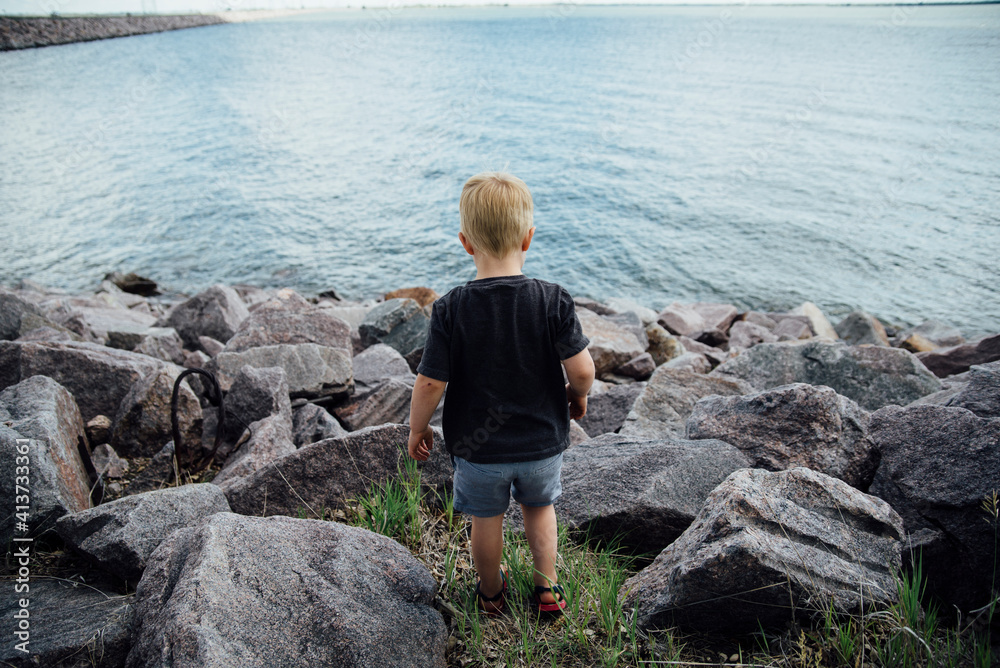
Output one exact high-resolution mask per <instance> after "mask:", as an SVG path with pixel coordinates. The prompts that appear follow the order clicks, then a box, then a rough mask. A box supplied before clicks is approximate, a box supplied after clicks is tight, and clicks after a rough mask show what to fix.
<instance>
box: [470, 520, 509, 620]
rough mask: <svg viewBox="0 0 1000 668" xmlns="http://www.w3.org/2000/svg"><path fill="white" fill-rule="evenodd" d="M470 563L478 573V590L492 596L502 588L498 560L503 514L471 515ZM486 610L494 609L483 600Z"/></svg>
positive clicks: (501, 547) (501, 544)
mask: <svg viewBox="0 0 1000 668" xmlns="http://www.w3.org/2000/svg"><path fill="white" fill-rule="evenodd" d="M471 542H472V564H473V566H475V567H476V573H477V574H478V575H479V591H481V592H482V594H483V596H485V597H487V598H492V597H493V596H494V595H495V594H497V593H499V592H500V590H501V589H503V580H502V579H501V577H500V562H501V560H502V559H503V515H497V516H496V517H476V516H473V517H472V540H471ZM483 606H484V607H485V608H486V610H487V611H488V612H492V611H495V606H494V605H493V604H492V603H487V602H485V601H484V602H483Z"/></svg>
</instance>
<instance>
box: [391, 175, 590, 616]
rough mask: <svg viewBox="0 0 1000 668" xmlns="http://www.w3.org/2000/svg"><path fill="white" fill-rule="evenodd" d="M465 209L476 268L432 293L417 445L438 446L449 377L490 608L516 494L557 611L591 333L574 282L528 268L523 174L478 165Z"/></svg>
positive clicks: (413, 407) (455, 450)
mask: <svg viewBox="0 0 1000 668" xmlns="http://www.w3.org/2000/svg"><path fill="white" fill-rule="evenodd" d="M459 209H460V213H461V232H459V235H458V239H459V241H461V242H462V246H464V247H465V250H466V252H467V253H469V255H471V256H472V259H473V261H474V262H475V264H476V278H475V280H473V281H469V282H468V283H466V284H465V285H462V286H459V287H456V288H454V289H453V290H451V291H450V292H448V294H446V295H444V296H443V297H441V298H440V299H438V300H437V301H436V302H434V309H433V313H432V315H431V322H430V329H429V331H428V333H427V343H426V345H425V347H424V353H423V358H422V359H421V362H420V365H419V367H418V368H417V380H416V384H415V385H414V388H413V398H412V401H411V404H410V438H409V443H408V449H409V454H410V456H411V457H413V458H414V459H417V460H420V461H424V460H426V459H427V457H428V456H429V454H430V449H431V447H432V446H433V440H434V436H433V432H432V431H431V429H430V427H429V426H428V423H429V421H430V419H431V415H432V413H433V412H434V409H435V408H436V407H437V404H438V402H439V401H440V399H441V394H442V393H443V392H444V389H445V386H446V385H448V386H449V387H448V396H447V397H446V399H445V404H444V423H443V426H444V438H445V444H446V447H447V449H448V452H449V453H450V454H451V456H452V462H453V463H454V465H455V485H454V487H455V509H456V510H459V511H461V512H463V513H465V514H467V515H471V516H472V559H473V563H474V565H475V568H476V572H477V574H478V576H479V582H478V583H477V585H476V593H477V594H478V596H479V599H480V605H481V606H482V608H483V609H484V611H485V612H487V613H488V614H496V613H499V612H500V611H501V610H502V609H503V605H504V594H505V592H506V590H507V579H506V575H505V574H504V572H503V571H502V570H501V566H500V562H501V558H502V556H503V516H504V513H505V512H506V510H507V506H508V505H509V503H510V496H511V494H513V496H514V499H515V500H516V501H518V502H519V503H520V504H521V508H522V510H523V512H524V532H525V535H526V537H527V539H528V544H529V546H530V547H531V554H532V559H533V561H534V581H535V585H536V586H535V603H536V604H537V605H538V607H539V609H540V610H541V611H545V612H559V611H561V610H563V609H564V608H565V607H566V600H565V596H564V592H563V589H562V587H560V586H558V584H557V576H556V566H555V562H556V514H555V509H554V507H553V505H552V504H553V503H554V502H555V500H556V498H558V496H559V494H560V492H561V487H560V484H559V476H560V471H561V467H562V452H563V450H565V449H566V447H567V446H568V445H569V419H570V417H573V418H581V417H583V415H584V414H585V413H586V412H587V393H588V392H589V391H590V386H591V384H592V383H593V381H594V362H593V360H592V359H591V357H590V352H589V351H588V350H587V344H588V343H589V341H588V339H587V337H586V336H584V335H583V332H582V330H581V328H580V323H579V321H578V320H577V317H576V311H575V308H574V304H573V299H572V297H570V295H569V293H568V292H566V290H564V289H563V288H561V287H559V286H558V285H555V284H554V283H547V282H545V281H540V280H537V279H533V278H528V277H527V276H525V275H524V274H522V273H521V268H522V267H523V266H524V259H525V254H526V253H527V252H528V247H529V246H530V245H531V239H532V236H533V235H534V233H535V228H534V227H533V226H532V213H533V204H532V200H531V192H530V191H529V190H528V187H527V186H526V185H525V184H524V182H523V181H521V180H520V179H518V178H516V177H514V176H511V175H508V174H502V173H486V174H479V175H477V176H473V177H472V178H471V179H469V180H468V181H467V182H466V184H465V186H464V187H463V188H462V196H461V200H460V204H459ZM563 369H565V371H566V378H567V379H568V380H569V382H568V383H565V382H564V378H563Z"/></svg>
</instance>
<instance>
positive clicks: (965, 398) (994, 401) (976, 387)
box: [945, 361, 1000, 418]
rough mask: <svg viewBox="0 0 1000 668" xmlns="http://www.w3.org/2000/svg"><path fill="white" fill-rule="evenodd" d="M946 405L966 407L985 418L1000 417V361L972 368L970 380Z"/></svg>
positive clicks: (969, 375) (969, 374) (969, 373)
mask: <svg viewBox="0 0 1000 668" xmlns="http://www.w3.org/2000/svg"><path fill="white" fill-rule="evenodd" d="M945 405H946V406H955V407H957V408H964V409H966V410H969V411H972V412H973V413H975V414H976V415H978V416H979V417H983V418H1000V361H997V362H990V363H989V364H981V365H977V366H974V367H972V368H970V369H969V371H968V381H967V382H966V383H965V384H964V385H962V386H961V387H960V388H959V389H958V391H957V392H956V393H955V395H954V396H953V397H951V398H949V399H948V401H947V403H946V404H945Z"/></svg>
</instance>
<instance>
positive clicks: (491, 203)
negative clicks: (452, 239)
mask: <svg viewBox="0 0 1000 668" xmlns="http://www.w3.org/2000/svg"><path fill="white" fill-rule="evenodd" d="M458 208H459V211H460V213H461V220H462V225H461V229H462V234H464V235H465V238H466V239H467V240H468V241H469V243H471V244H472V246H473V248H475V249H476V250H477V251H479V252H483V253H486V254H488V255H492V256H493V257H495V258H499V259H503V258H505V257H507V255H508V254H510V253H512V252H514V251H517V250H521V241H522V240H523V239H524V236H525V235H526V234H527V233H528V230H530V229H531V224H532V216H533V211H534V204H533V203H532V201H531V191H530V190H528V186H527V185H525V183H524V181H522V180H521V179H519V178H517V177H516V176H513V175H511V174H505V173H503V172H484V173H482V174H476V175H475V176H473V177H472V178H471V179H469V180H468V181H466V182H465V186H463V187H462V197H461V199H460V200H459V205H458Z"/></svg>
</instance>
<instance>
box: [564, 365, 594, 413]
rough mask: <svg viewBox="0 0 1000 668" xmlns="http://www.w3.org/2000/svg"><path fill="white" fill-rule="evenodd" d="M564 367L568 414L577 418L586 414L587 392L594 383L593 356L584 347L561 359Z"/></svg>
mask: <svg viewBox="0 0 1000 668" xmlns="http://www.w3.org/2000/svg"><path fill="white" fill-rule="evenodd" d="M563 367H564V368H565V369H566V378H567V379H568V380H569V382H568V383H567V384H566V400H567V401H569V416H570V417H571V418H573V419H574V420H579V419H580V418H582V417H583V416H584V415H586V414H587V393H588V392H590V386H591V385H593V384H594V358H592V357H591V356H590V351H589V350H588V349H586V348H584V349H583V350H581V351H580V352H578V353H577V354H576V355H573V356H572V357H570V358H567V359H564V360H563Z"/></svg>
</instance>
